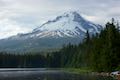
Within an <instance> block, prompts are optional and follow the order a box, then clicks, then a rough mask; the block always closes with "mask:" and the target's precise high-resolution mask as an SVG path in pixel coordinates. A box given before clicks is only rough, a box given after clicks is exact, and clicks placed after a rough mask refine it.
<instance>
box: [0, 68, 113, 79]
mask: <svg viewBox="0 0 120 80" xmlns="http://www.w3.org/2000/svg"><path fill="white" fill-rule="evenodd" d="M0 80H114V79H113V78H111V77H102V76H91V75H80V74H71V73H67V72H63V71H56V70H44V71H39V70H38V71H37V70H36V71H6V72H5V71H2V72H0Z"/></svg>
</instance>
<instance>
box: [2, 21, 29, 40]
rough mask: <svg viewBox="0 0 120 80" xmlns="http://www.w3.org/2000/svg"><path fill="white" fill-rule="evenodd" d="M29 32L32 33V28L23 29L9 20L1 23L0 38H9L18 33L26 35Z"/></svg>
mask: <svg viewBox="0 0 120 80" xmlns="http://www.w3.org/2000/svg"><path fill="white" fill-rule="evenodd" d="M29 31H31V29H30V28H26V27H22V26H20V25H19V24H17V23H16V22H12V21H10V20H8V19H4V20H2V21H0V38H7V37H9V36H12V35H16V34H18V33H26V32H29Z"/></svg>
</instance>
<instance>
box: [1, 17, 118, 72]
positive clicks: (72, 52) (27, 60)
mask: <svg viewBox="0 0 120 80" xmlns="http://www.w3.org/2000/svg"><path fill="white" fill-rule="evenodd" d="M0 67H52V68H64V67H66V68H83V67H84V68H86V67H87V68H91V69H92V70H94V71H98V72H102V71H107V72H109V71H113V70H116V69H120V32H119V25H118V24H117V25H115V23H114V20H113V19H112V22H111V23H110V22H109V23H107V24H106V27H105V28H104V30H102V31H101V32H100V33H99V34H96V35H93V36H91V35H89V31H87V32H86V37H85V39H84V41H83V42H82V43H80V44H78V45H72V44H70V43H69V44H68V45H67V46H63V48H62V49H61V50H59V51H56V52H50V53H46V54H45V53H44V55H43V54H41V55H40V54H34V53H31V54H30V53H29V54H22V55H14V54H8V53H2V52H1V53H0Z"/></svg>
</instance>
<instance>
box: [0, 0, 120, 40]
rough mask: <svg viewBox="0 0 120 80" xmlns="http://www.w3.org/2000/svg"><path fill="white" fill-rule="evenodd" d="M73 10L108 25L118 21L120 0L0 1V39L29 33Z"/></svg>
mask: <svg viewBox="0 0 120 80" xmlns="http://www.w3.org/2000/svg"><path fill="white" fill-rule="evenodd" d="M70 10H72V11H78V12H79V13H80V14H81V15H82V16H83V17H85V18H86V19H88V20H90V21H92V22H94V23H97V24H105V23H106V22H107V21H109V20H110V19H111V18H112V17H114V18H116V19H117V20H119V16H120V0H0V38H6V37H8V36H11V35H16V34H17V33H25V32H30V31H31V30H32V29H33V28H36V27H37V26H40V25H41V24H42V23H44V22H45V21H47V20H49V19H53V18H55V16H57V15H60V14H62V13H64V12H66V11H70Z"/></svg>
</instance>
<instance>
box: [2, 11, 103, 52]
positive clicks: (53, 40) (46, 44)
mask: <svg viewBox="0 0 120 80" xmlns="http://www.w3.org/2000/svg"><path fill="white" fill-rule="evenodd" d="M101 30H102V27H101V26H100V25H98V24H94V23H92V22H90V21H87V20H85V19H84V18H83V17H82V16H81V15H80V14H79V13H77V12H66V13H64V14H63V15H60V16H57V17H56V18H55V19H53V20H49V21H47V22H46V23H44V24H42V25H41V26H40V27H37V28H35V29H33V31H32V32H30V33H26V34H18V35H16V36H11V37H9V38H7V39H3V40H0V51H3V50H4V51H5V50H7V51H26V50H27V51H29V50H33V51H34V50H36V49H37V50H38V51H39V50H40V51H42V49H43V48H44V49H45V48H46V49H47V48H53V49H54V48H60V47H62V46H63V45H64V44H66V45H67V44H68V43H72V44H78V43H80V42H81V41H82V40H83V39H84V38H85V34H86V32H87V31H89V33H90V35H95V34H96V33H99V32H100V31H101Z"/></svg>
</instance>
